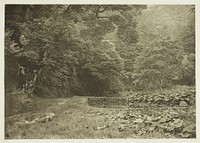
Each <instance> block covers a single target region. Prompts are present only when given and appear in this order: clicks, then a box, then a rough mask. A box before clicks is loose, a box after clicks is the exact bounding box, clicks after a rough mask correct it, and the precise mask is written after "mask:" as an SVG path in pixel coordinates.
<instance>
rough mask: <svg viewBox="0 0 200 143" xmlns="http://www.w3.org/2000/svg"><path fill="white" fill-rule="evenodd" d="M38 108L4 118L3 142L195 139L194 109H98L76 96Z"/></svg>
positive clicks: (41, 102) (42, 100) (47, 100)
mask: <svg viewBox="0 0 200 143" xmlns="http://www.w3.org/2000/svg"><path fill="white" fill-rule="evenodd" d="M38 104H41V107H42V108H41V109H40V110H37V111H32V112H27V113H24V114H18V115H14V116H10V117H6V131H5V138H6V139H43V138H45V139H51V138H53V139H64V138H69V139H71V138H73V139H85V138H95V139H102V138H195V137H196V134H195V132H196V129H195V118H196V115H195V107H194V106H189V105H188V106H185V107H169V106H163V107H162V108H161V107H157V108H156V107H150V106H149V107H147V106H146V107H145V106H144V107H137V108H136V107H135V108H132V107H129V108H128V107H127V106H124V107H118V108H117V107H115V108H112V107H108V108H105V107H104V108H100V107H94V106H89V105H88V97H78V96H76V97H71V98H62V99H40V101H39V102H38ZM44 104H47V105H48V107H47V106H44ZM51 115H53V117H51V118H50V116H51Z"/></svg>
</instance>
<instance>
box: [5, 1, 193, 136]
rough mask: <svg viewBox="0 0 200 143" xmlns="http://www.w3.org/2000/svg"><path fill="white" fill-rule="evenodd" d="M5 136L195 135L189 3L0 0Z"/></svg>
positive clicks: (191, 29) (191, 11)
mask: <svg viewBox="0 0 200 143" xmlns="http://www.w3.org/2000/svg"><path fill="white" fill-rule="evenodd" d="M4 49H5V50H4V51H5V139H104V138H107V139H113V138H117V139H119V138H122V139H127V138H129V139H130V138H132V139H158V138H161V139H163V138H178V139H180V138H196V107H195V102H196V100H195V99H196V98H195V96H196V90H195V6H194V5H12V4H6V5H5V47H4Z"/></svg>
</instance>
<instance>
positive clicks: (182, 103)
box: [179, 101, 188, 107]
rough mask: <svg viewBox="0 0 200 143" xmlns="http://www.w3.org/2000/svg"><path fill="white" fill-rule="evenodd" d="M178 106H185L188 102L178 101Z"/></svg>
mask: <svg viewBox="0 0 200 143" xmlns="http://www.w3.org/2000/svg"><path fill="white" fill-rule="evenodd" d="M179 106H181V107H186V106H188V104H187V102H185V101H180V103H179Z"/></svg>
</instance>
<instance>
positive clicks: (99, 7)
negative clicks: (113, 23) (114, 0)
mask: <svg viewBox="0 0 200 143" xmlns="http://www.w3.org/2000/svg"><path fill="white" fill-rule="evenodd" d="M109 6H110V5H106V6H104V5H99V6H98V8H97V10H96V13H95V17H96V18H108V17H105V16H99V13H103V12H104V11H106V9H107V8H108V7H109ZM102 8H103V9H102Z"/></svg>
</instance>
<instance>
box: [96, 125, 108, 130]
mask: <svg viewBox="0 0 200 143" xmlns="http://www.w3.org/2000/svg"><path fill="white" fill-rule="evenodd" d="M105 128H107V126H106V125H104V126H102V127H99V126H97V130H103V129H105Z"/></svg>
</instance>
